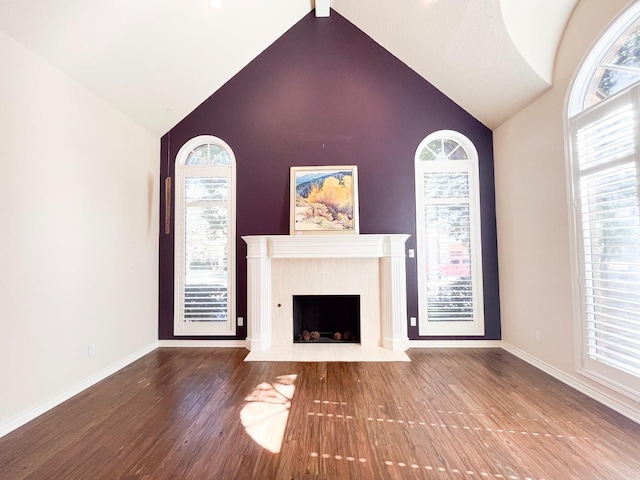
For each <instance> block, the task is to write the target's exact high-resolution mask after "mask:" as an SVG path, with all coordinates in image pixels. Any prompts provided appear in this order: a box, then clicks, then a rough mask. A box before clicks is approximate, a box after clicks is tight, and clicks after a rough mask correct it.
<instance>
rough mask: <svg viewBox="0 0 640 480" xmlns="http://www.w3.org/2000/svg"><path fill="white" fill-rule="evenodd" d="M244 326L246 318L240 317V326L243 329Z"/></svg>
mask: <svg viewBox="0 0 640 480" xmlns="http://www.w3.org/2000/svg"><path fill="white" fill-rule="evenodd" d="M243 325H244V318H242V317H238V326H239V327H242V326H243Z"/></svg>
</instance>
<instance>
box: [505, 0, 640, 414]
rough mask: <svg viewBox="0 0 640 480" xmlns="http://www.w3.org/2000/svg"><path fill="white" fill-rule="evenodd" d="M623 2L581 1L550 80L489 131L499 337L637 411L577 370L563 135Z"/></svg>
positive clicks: (638, 411) (637, 407) (621, 407)
mask: <svg viewBox="0 0 640 480" xmlns="http://www.w3.org/2000/svg"><path fill="white" fill-rule="evenodd" d="M627 3H628V1H627V0H608V1H606V2H603V1H602V0H582V1H580V2H579V3H578V5H577V7H576V10H575V11H574V14H573V16H572V18H571V20H570V22H569V25H568V27H567V31H566V32H565V36H564V38H563V41H562V43H561V46H560V49H559V52H558V57H557V60H556V67H555V74H554V86H553V87H552V88H551V89H550V90H549V91H548V92H547V93H546V94H544V95H543V96H542V97H540V98H539V99H538V100H537V101H535V102H534V103H533V104H531V105H530V106H529V107H527V108H526V109H524V110H523V111H521V112H520V113H519V114H517V115H516V116H514V117H513V118H511V119H510V120H509V121H507V122H506V123H504V124H503V125H502V126H500V127H499V128H498V129H497V130H496V131H495V132H494V149H495V152H494V153H495V162H496V164H495V172H496V174H495V175H496V201H497V212H496V213H497V222H498V258H499V262H500V299H501V315H502V338H503V341H504V342H505V343H506V344H507V345H506V346H507V348H508V347H509V346H511V347H514V349H515V351H517V352H518V353H520V354H522V355H524V356H529V357H530V359H532V360H535V361H537V362H542V365H543V366H545V367H547V368H548V369H550V370H554V371H555V372H556V373H557V374H559V375H558V376H560V377H562V376H563V375H564V376H566V379H569V380H572V381H576V382H579V383H580V384H581V386H584V387H585V388H586V389H587V390H589V389H592V393H595V394H597V395H601V396H602V395H603V396H605V397H606V398H605V399H606V400H612V401H613V403H614V404H617V408H618V410H619V411H625V413H626V414H629V413H631V414H633V415H637V418H640V405H638V404H637V403H634V402H632V401H631V400H628V399H626V398H624V397H622V396H619V395H617V394H615V393H614V392H612V391H610V390H607V389H606V388H604V387H601V386H599V385H598V384H595V383H593V382H589V381H588V380H587V379H586V378H584V377H582V376H581V375H578V374H577V373H576V368H575V352H576V348H575V344H574V323H573V310H572V279H571V277H572V273H571V263H570V262H571V260H570V254H571V252H570V246H569V242H570V239H569V234H570V230H569V217H568V207H567V178H566V171H565V168H566V167H565V140H564V137H563V134H564V133H563V128H564V124H563V112H564V108H565V98H566V94H567V92H568V89H569V86H570V83H571V81H572V79H573V74H574V72H575V71H576V69H577V68H578V67H579V65H580V64H581V61H582V58H583V56H584V54H585V53H586V52H587V50H588V49H589V47H590V46H591V45H592V43H593V42H594V41H595V39H596V38H597V37H598V36H599V34H600V33H601V32H602V31H603V30H604V29H605V28H606V26H607V25H608V24H609V22H610V21H611V20H612V19H613V18H615V17H616V16H617V14H618V13H619V12H620V11H622V9H623V8H624V7H625V6H626V5H627ZM536 331H539V332H541V334H542V343H536V341H535V335H536ZM583 390H584V389H583Z"/></svg>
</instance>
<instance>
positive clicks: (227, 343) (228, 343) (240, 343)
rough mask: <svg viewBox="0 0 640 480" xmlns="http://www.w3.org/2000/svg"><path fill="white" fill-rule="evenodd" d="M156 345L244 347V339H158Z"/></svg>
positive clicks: (245, 343)
mask: <svg viewBox="0 0 640 480" xmlns="http://www.w3.org/2000/svg"><path fill="white" fill-rule="evenodd" d="M158 347H190V348H196V347H217V348H219V347H233V348H238V347H242V348H246V347H247V342H246V340H158Z"/></svg>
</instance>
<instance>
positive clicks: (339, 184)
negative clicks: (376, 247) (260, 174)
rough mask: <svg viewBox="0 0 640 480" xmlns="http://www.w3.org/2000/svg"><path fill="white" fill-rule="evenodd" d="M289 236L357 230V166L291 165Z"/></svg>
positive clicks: (356, 231)
mask: <svg viewBox="0 0 640 480" xmlns="http://www.w3.org/2000/svg"><path fill="white" fill-rule="evenodd" d="M290 191H291V216H290V225H291V228H290V233H291V235H301V234H314V233H316V234H318V233H358V232H359V225H358V167H356V166H355V165H344V166H322V167H291V190H290Z"/></svg>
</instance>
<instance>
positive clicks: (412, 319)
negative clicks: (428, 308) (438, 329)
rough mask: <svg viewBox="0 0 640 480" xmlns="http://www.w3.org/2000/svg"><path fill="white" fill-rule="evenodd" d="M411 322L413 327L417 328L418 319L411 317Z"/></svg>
mask: <svg viewBox="0 0 640 480" xmlns="http://www.w3.org/2000/svg"><path fill="white" fill-rule="evenodd" d="M409 321H410V322H411V326H412V327H415V326H416V317H409Z"/></svg>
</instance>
